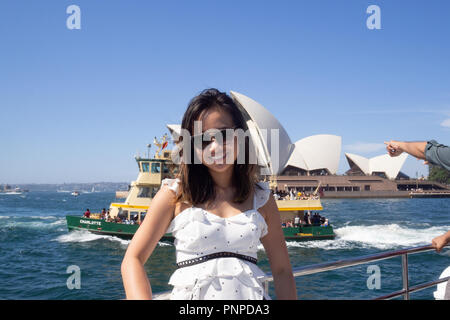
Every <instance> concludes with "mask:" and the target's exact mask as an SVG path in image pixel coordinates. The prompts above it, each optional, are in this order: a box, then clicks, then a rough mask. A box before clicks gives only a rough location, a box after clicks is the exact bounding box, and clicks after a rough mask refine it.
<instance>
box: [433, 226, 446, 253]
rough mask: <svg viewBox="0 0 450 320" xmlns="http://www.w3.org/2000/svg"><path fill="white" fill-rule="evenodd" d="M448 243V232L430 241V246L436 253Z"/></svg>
mask: <svg viewBox="0 0 450 320" xmlns="http://www.w3.org/2000/svg"><path fill="white" fill-rule="evenodd" d="M448 243H450V231H447V233H444V234H443V235H440V236H439V237H436V238H434V239H433V240H432V241H431V245H432V246H433V248H435V249H436V251H437V252H440V251H441V250H442V248H443V247H445V246H446V245H447V244H448Z"/></svg>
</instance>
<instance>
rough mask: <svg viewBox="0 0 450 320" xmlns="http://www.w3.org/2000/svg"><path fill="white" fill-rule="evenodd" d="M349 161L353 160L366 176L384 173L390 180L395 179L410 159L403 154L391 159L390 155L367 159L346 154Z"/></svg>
mask: <svg viewBox="0 0 450 320" xmlns="http://www.w3.org/2000/svg"><path fill="white" fill-rule="evenodd" d="M345 156H346V157H347V160H349V161H350V160H351V161H352V162H353V163H354V164H355V165H357V166H358V168H360V169H361V171H362V172H364V174H367V175H371V174H372V173H374V172H384V173H385V174H386V177H388V178H389V179H395V178H396V177H397V175H398V173H399V172H400V170H401V168H402V166H403V164H404V163H405V161H406V158H407V157H408V154H407V153H403V154H401V155H399V156H398V157H391V156H389V155H388V154H384V155H381V156H377V157H373V158H370V159H367V158H365V157H362V156H358V155H356V154H351V153H346V154H345Z"/></svg>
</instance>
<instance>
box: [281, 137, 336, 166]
mask: <svg viewBox="0 0 450 320" xmlns="http://www.w3.org/2000/svg"><path fill="white" fill-rule="evenodd" d="M341 145H342V138H341V137H339V136H335V135H329V134H319V135H314V136H310V137H306V138H304V139H301V140H298V141H297V142H296V143H295V148H294V151H293V152H292V154H291V156H290V158H289V160H288V163H287V165H289V166H293V167H297V168H300V169H304V170H306V171H312V170H318V169H326V170H328V172H329V173H331V174H336V172H337V171H338V169H339V159H340V154H341Z"/></svg>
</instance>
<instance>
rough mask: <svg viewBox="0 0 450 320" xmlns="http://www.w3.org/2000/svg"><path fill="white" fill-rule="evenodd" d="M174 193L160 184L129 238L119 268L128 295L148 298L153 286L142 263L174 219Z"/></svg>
mask: <svg viewBox="0 0 450 320" xmlns="http://www.w3.org/2000/svg"><path fill="white" fill-rule="evenodd" d="M174 199H175V193H174V192H173V191H172V190H170V189H169V188H168V187H167V186H163V187H162V188H161V189H160V190H159V191H158V193H157V194H156V195H155V197H154V198H153V199H152V202H151V205H150V207H149V210H148V213H147V215H146V216H145V219H144V221H143V223H142V224H141V226H140V227H139V228H138V230H137V231H136V233H135V235H134V236H133V239H132V240H131V242H130V244H129V246H128V249H127V252H126V253H125V256H124V258H123V261H122V266H121V272H122V280H123V286H124V288H125V293H126V296H127V299H151V298H152V289H151V286H150V281H149V280H148V276H147V273H146V272H145V269H144V264H145V262H146V261H147V259H148V258H149V257H150V255H151V254H152V252H153V250H154V249H155V247H156V245H157V243H158V241H159V240H160V239H161V237H162V236H163V235H164V233H165V232H166V230H167V228H168V227H169V224H170V222H171V221H172V219H173V215H174V210H175V204H174Z"/></svg>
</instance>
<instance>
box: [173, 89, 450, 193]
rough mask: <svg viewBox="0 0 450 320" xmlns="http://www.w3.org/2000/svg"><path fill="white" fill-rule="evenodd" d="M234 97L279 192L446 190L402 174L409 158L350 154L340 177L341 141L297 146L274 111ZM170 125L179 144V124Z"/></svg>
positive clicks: (323, 139) (314, 140)
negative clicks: (273, 113) (369, 156)
mask: <svg viewBox="0 0 450 320" xmlns="http://www.w3.org/2000/svg"><path fill="white" fill-rule="evenodd" d="M230 94H231V97H232V98H233V100H234V101H235V102H236V104H237V105H238V107H239V109H240V111H241V112H242V114H243V116H244V119H245V120H246V122H247V125H248V128H249V132H250V135H251V138H252V141H253V143H254V146H255V148H256V154H257V161H258V164H259V165H260V166H261V168H262V171H261V172H262V174H263V175H265V178H266V179H267V180H271V181H276V187H277V188H278V189H284V190H293V191H302V192H312V191H314V190H316V188H317V187H318V186H319V185H320V187H319V188H320V190H321V191H322V195H323V196H324V197H372V196H374V197H377V196H379V197H393V196H399V197H402V196H407V195H408V194H409V190H413V189H423V190H439V189H446V186H444V185H440V184H437V183H434V182H429V181H426V180H423V179H422V180H411V179H409V177H408V176H406V175H405V174H404V173H402V172H401V169H402V166H403V164H404V163H405V160H406V158H407V154H402V155H400V156H399V157H390V156H389V155H387V154H383V155H379V156H377V157H373V158H369V159H368V158H365V157H363V156H360V155H356V154H350V153H345V157H346V159H347V161H348V165H349V170H347V171H346V172H345V174H343V175H342V174H341V175H339V174H337V171H338V168H339V160H340V157H341V147H342V138H341V137H339V136H336V135H330V134H320V135H314V136H309V137H305V138H303V139H300V140H298V141H296V142H292V140H291V139H290V137H289V134H288V133H287V132H286V130H285V129H284V127H283V126H282V124H281V123H280V122H279V121H278V120H277V119H276V118H275V117H274V116H273V115H272V114H271V113H270V112H269V110H267V109H266V108H265V107H263V106H262V105H261V104H259V103H258V102H256V101H255V100H253V99H251V98H249V97H247V96H245V95H243V94H241V93H238V92H234V91H231V92H230ZM167 127H168V128H169V130H170V132H171V134H172V136H173V137H174V139H175V140H176V136H177V135H178V134H179V132H180V125H167Z"/></svg>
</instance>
